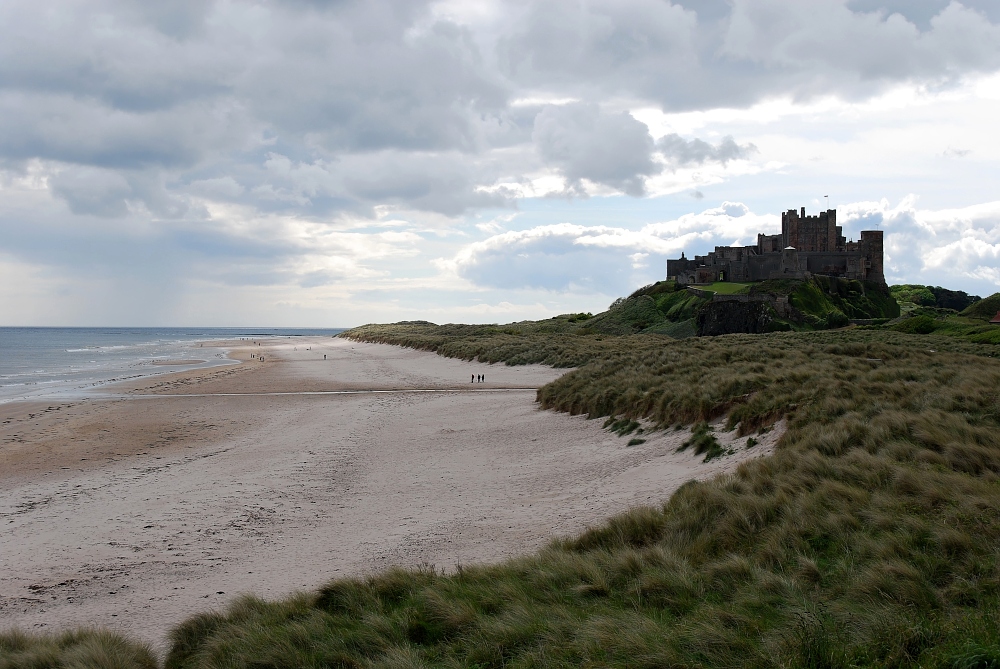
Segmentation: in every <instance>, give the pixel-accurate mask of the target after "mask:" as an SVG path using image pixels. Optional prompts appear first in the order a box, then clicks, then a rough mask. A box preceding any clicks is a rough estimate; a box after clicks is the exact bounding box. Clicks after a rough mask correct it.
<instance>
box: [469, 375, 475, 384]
mask: <svg viewBox="0 0 1000 669" xmlns="http://www.w3.org/2000/svg"><path fill="white" fill-rule="evenodd" d="M475 382H476V375H475V374H473V375H472V380H471V381H469V383H475Z"/></svg>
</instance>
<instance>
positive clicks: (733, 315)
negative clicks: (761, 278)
mask: <svg viewBox="0 0 1000 669" xmlns="http://www.w3.org/2000/svg"><path fill="white" fill-rule="evenodd" d="M774 314H775V312H774V309H773V308H772V307H771V305H769V304H768V303H767V302H735V301H726V302H710V303H709V304H706V305H705V306H704V307H702V308H701V310H700V311H699V312H698V315H697V316H696V317H695V323H696V327H697V330H698V335H699V336H702V337H706V336H707V337H714V336H716V335H724V334H737V333H745V334H761V333H763V332H770V331H771V329H772V324H773V323H774Z"/></svg>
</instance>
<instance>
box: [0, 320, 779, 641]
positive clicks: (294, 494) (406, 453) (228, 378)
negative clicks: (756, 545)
mask: <svg viewBox="0 0 1000 669" xmlns="http://www.w3.org/2000/svg"><path fill="white" fill-rule="evenodd" d="M223 343H226V344H229V343H231V342H219V344H220V345H221V344H223ZM299 349H303V350H299ZM258 351H262V352H263V355H264V362H258V361H257V359H256V358H250V355H254V356H256V354H257V352H258ZM324 355H326V356H328V359H327V360H325V361H324V360H323V356H324ZM232 356H233V358H234V359H237V360H241V362H242V363H243V364H239V365H232V366H228V367H226V368H223V369H218V368H216V369H215V370H195V371H192V372H184V371H181V372H172V373H170V374H166V375H161V376H157V377H156V378H155V379H149V378H147V379H143V380H135V381H129V382H126V383H125V384H118V386H116V387H115V388H107V389H106V391H105V393H103V395H104V396H102V397H100V398H96V397H95V398H94V400H92V401H91V400H79V401H74V402H55V403H51V402H40V403H25V404H23V405H20V406H14V405H11V404H6V405H0V418H2V420H0V436H2V441H0V465H2V466H0V472H3V474H2V475H0V480H3V481H4V487H3V491H4V492H3V493H0V525H2V526H4V527H5V529H6V530H7V532H8V536H9V537H10V540H9V545H10V546H11V547H13V548H12V550H10V551H7V552H6V555H4V556H2V557H0V560H2V563H0V565H2V567H3V569H2V570H0V572H2V573H3V574H4V576H2V577H0V615H2V617H3V618H4V620H5V622H6V623H7V624H8V625H16V626H20V627H22V628H25V629H42V630H55V629H64V628H67V627H73V626H77V625H81V624H99V625H104V626H108V627H111V628H113V629H117V630H119V631H123V632H126V633H131V634H134V635H135V636H137V637H139V638H142V639H144V640H146V641H149V642H151V643H153V644H154V646H156V647H157V648H161V649H162V648H163V644H164V643H165V640H164V636H165V633H166V632H167V631H168V629H169V628H170V627H171V626H172V625H175V624H177V623H179V622H180V621H181V620H183V619H184V618H187V617H189V616H191V615H194V614H196V613H198V612H201V611H205V610H208V609H212V608H217V607H220V606H224V605H225V603H226V602H228V601H230V600H231V599H232V598H233V597H234V596H236V595H237V594H239V593H242V592H253V593H255V594H257V595H259V596H263V597H268V598H271V597H280V596H285V595H287V594H289V593H290V592H292V591H295V590H297V589H311V588H315V587H318V586H319V585H321V584H322V583H325V582H326V581H328V580H329V579H331V578H335V577H339V576H347V575H363V574H367V573H372V572H374V571H379V570H382V569H385V568H388V567H390V566H403V567H413V566H418V565H420V564H425V563H426V564H435V565H438V566H439V567H445V568H451V567H452V566H453V565H457V564H468V563H470V562H496V561H500V560H502V559H505V558H507V557H511V556H514V555H519V554H524V553H527V552H531V551H533V550H535V549H537V548H540V547H542V546H544V545H545V544H547V543H548V542H549V541H550V540H551V539H553V538H555V537H557V536H565V535H570V534H576V533H579V532H580V531H582V530H584V529H585V528H586V527H587V526H592V525H595V524H599V523H601V522H603V521H604V520H605V519H606V518H608V517H609V516H611V515H614V514H615V513H619V512H621V511H624V510H626V509H627V508H629V507H632V506H636V505H641V504H656V503H659V502H661V501H662V500H664V499H666V498H667V497H668V496H669V494H670V493H671V492H672V491H673V490H675V489H676V488H677V487H679V486H680V485H681V484H683V483H684V482H686V481H688V480H690V479H692V478H708V477H711V476H714V475H715V474H718V473H722V472H725V471H729V470H731V469H732V468H733V467H735V466H736V465H737V464H738V463H739V462H741V461H744V460H746V459H748V458H752V457H760V456H762V455H766V454H768V453H769V452H770V449H771V448H772V447H773V443H774V442H775V441H776V440H777V438H778V437H780V434H781V429H780V428H779V429H776V430H772V432H770V433H768V434H766V435H764V438H762V439H761V442H762V443H761V444H759V445H758V446H757V447H755V448H754V449H752V450H749V451H748V450H745V449H744V450H740V451H738V452H737V453H736V454H735V455H733V456H730V457H728V458H723V459H722V460H716V461H713V462H711V463H707V464H705V463H702V462H700V458H697V457H695V456H693V455H692V454H689V453H676V452H675V451H676V447H677V446H678V445H679V443H680V442H681V441H682V440H683V439H684V438H686V436H687V433H686V431H685V432H665V431H661V432H652V433H647V434H646V435H643V436H644V437H646V439H647V441H646V443H644V444H642V445H640V446H634V447H627V446H626V443H627V441H628V439H627V438H625V439H623V438H619V437H617V436H615V435H613V434H609V433H608V432H606V431H604V430H602V429H601V421H588V420H586V419H585V418H584V417H581V416H572V417H571V416H568V415H566V414H558V413H554V412H550V411H542V410H540V409H539V408H538V407H537V405H536V404H535V403H534V395H533V394H531V393H532V392H533V390H534V389H535V388H537V387H539V386H541V385H543V384H544V383H546V382H548V381H549V380H553V379H555V378H557V377H558V376H561V375H562V374H564V373H566V372H567V371H568V370H562V369H558V370H556V369H551V368H546V367H541V366H538V365H534V366H526V367H507V366H504V365H488V364H484V363H470V362H465V361H461V360H454V359H448V358H442V357H440V356H437V355H436V354H433V353H427V352H421V351H414V350H412V349H403V348H398V347H393V346H387V345H380V344H359V343H357V342H351V341H349V340H342V339H331V338H316V339H315V340H314V341H309V342H304V340H298V341H296V342H294V343H288V344H284V343H281V342H273V343H272V344H271V345H269V346H267V345H265V346H260V347H251V346H244V347H234V348H233V353H232ZM480 373H483V374H485V375H486V379H487V381H486V382H485V383H481V384H480V383H470V377H471V375H473V374H480ZM157 399H163V400H165V401H156V400H157ZM166 400H169V401H166ZM29 404H30V406H29ZM15 409H16V410H15ZM13 436H18V437H19V438H18V439H12V437H13ZM720 436H721V437H723V440H724V439H725V438H726V437H727V435H720Z"/></svg>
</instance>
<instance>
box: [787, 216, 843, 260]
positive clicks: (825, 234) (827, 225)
mask: <svg viewBox="0 0 1000 669" xmlns="http://www.w3.org/2000/svg"><path fill="white" fill-rule="evenodd" d="M841 232H842V231H841V229H840V228H839V227H838V226H837V210H836V209H828V210H827V211H821V212H820V213H819V215H818V216H806V208H805V207H802V209H801V210H800V211H795V210H794V209H789V210H788V211H786V212H784V213H783V214H782V215H781V243H782V245H783V246H784V247H789V246H794V247H795V248H796V249H798V250H799V251H805V252H807V253H824V252H826V253H828V252H831V251H837V250H839V248H840V246H842V242H841V237H842V235H841Z"/></svg>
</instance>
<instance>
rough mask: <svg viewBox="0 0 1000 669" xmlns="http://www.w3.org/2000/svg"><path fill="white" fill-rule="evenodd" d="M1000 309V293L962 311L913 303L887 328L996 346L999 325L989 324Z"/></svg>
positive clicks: (998, 340)
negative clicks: (915, 305)
mask: <svg viewBox="0 0 1000 669" xmlns="http://www.w3.org/2000/svg"><path fill="white" fill-rule="evenodd" d="M936 290H939V291H940V290H944V289H936ZM947 292H954V291H947ZM963 294H964V293H963ZM998 310H1000V293H997V294H996V295H991V296H990V297H987V298H986V299H984V300H979V301H977V302H976V303H974V304H972V305H970V306H968V307H966V308H965V309H964V310H963V311H961V312H956V311H955V310H954V309H948V308H944V307H931V306H919V307H914V306H910V307H909V308H908V309H907V311H906V312H905V314H904V316H903V317H901V318H898V319H895V320H893V321H891V322H889V323H887V324H885V326H884V327H885V328H886V329H890V330H895V331H897V332H905V333H909V334H921V335H928V334H932V333H933V334H935V335H939V336H947V337H955V338H958V339H963V340H965V341H969V342H974V343H977V344H992V345H997V344H1000V326H996V325H990V323H989V320H990V319H992V318H993V317H994V316H996V314H997V311H998Z"/></svg>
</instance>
